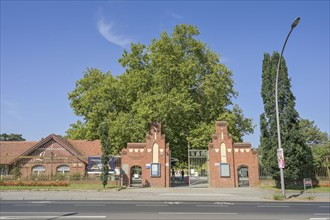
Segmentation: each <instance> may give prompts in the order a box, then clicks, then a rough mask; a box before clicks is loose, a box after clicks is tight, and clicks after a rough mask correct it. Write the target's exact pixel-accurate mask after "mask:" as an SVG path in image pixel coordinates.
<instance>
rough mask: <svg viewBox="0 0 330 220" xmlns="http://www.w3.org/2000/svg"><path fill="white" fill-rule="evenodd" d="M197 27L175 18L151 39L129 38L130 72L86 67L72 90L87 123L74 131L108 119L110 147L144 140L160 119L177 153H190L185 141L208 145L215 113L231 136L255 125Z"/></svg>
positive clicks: (87, 130)
mask: <svg viewBox="0 0 330 220" xmlns="http://www.w3.org/2000/svg"><path fill="white" fill-rule="evenodd" d="M198 35H199V31H198V29H197V27H194V26H190V25H184V24H183V25H178V26H176V27H175V28H174V30H173V32H172V33H171V34H168V33H167V32H163V33H161V35H160V38H159V39H153V40H152V42H151V44H150V45H148V46H146V45H144V44H140V43H138V44H131V48H130V51H126V50H125V51H124V52H123V54H122V57H121V58H120V59H119V62H120V64H121V65H122V66H123V67H124V68H125V72H124V73H123V74H121V75H119V76H117V77H114V76H112V75H111V74H110V73H109V72H107V73H102V72H101V71H99V70H97V69H87V70H86V71H85V74H84V77H83V78H82V79H80V80H78V81H77V82H76V88H75V89H74V90H73V91H72V92H71V93H70V94H69V100H70V102H71V106H72V108H73V110H74V112H75V114H77V115H79V116H82V117H83V119H84V122H79V121H78V122H77V123H76V124H73V125H71V128H70V129H69V130H68V131H67V135H68V136H69V137H70V138H79V139H82V138H87V139H96V138H99V137H98V133H97V132H95V131H97V129H98V127H99V125H100V123H101V122H103V121H107V123H108V125H109V135H110V139H111V149H112V153H118V152H119V151H120V150H121V148H122V147H124V146H126V144H127V142H140V141H141V142H142V141H144V139H145V132H146V130H147V129H148V128H149V123H150V122H160V123H161V125H162V132H163V133H165V134H166V139H167V141H168V142H170V145H171V151H172V155H173V156H177V157H180V158H183V159H184V158H185V157H187V142H188V141H189V142H191V144H192V147H193V148H207V143H209V142H210V141H211V138H210V137H211V134H212V132H214V131H213V130H212V129H213V128H214V126H215V121H217V120H227V119H228V121H229V130H230V132H231V133H232V135H233V138H234V140H236V141H242V137H243V135H244V134H247V133H251V132H253V128H252V121H251V119H248V118H245V117H244V115H243V112H242V110H241V109H240V108H239V106H237V105H234V104H233V101H232V100H233V99H234V98H236V96H237V92H236V91H235V90H234V82H233V79H232V72H231V71H229V70H228V69H227V68H226V66H225V65H223V64H222V63H221V62H220V58H219V56H218V55H217V54H215V53H214V52H213V51H212V50H211V49H210V48H208V47H207V46H206V44H205V43H203V42H201V41H200V40H198V39H197V36H198Z"/></svg>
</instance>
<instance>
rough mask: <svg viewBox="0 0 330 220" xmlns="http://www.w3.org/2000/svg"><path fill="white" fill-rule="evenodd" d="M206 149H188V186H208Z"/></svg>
mask: <svg viewBox="0 0 330 220" xmlns="http://www.w3.org/2000/svg"><path fill="white" fill-rule="evenodd" d="M208 155H209V154H208V150H191V149H189V150H188V176H189V187H206V188H207V187H209V158H208Z"/></svg>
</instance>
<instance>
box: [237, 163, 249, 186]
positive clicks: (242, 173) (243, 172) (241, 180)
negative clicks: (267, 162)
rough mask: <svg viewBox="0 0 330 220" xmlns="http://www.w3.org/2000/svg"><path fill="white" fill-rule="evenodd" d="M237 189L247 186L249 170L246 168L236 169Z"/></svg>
mask: <svg viewBox="0 0 330 220" xmlns="http://www.w3.org/2000/svg"><path fill="white" fill-rule="evenodd" d="M237 174H238V187H242V186H249V168H248V167H247V166H244V165H243V166H239V167H238V169H237Z"/></svg>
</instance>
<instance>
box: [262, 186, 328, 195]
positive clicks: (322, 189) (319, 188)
mask: <svg viewBox="0 0 330 220" xmlns="http://www.w3.org/2000/svg"><path fill="white" fill-rule="evenodd" d="M260 188H262V189H272V190H274V191H280V190H281V189H279V188H276V187H275V186H260ZM301 190H304V189H303V188H302V189H285V191H286V192H300V191H301ZM311 191H313V192H328V193H330V187H329V186H316V187H313V189H311V188H310V187H308V188H307V190H306V192H311Z"/></svg>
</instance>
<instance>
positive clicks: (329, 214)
mask: <svg viewBox="0 0 330 220" xmlns="http://www.w3.org/2000/svg"><path fill="white" fill-rule="evenodd" d="M314 215H328V216H330V213H314Z"/></svg>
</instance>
